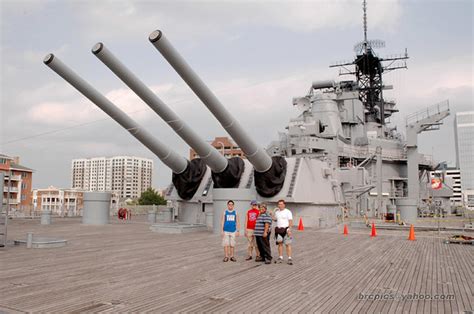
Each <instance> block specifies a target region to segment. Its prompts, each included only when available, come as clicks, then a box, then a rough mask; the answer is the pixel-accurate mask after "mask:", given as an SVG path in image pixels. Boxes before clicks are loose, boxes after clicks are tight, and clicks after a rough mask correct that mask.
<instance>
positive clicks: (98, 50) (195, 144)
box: [92, 43, 227, 172]
mask: <svg viewBox="0 0 474 314" xmlns="http://www.w3.org/2000/svg"><path fill="white" fill-rule="evenodd" d="M92 52H93V54H94V55H95V56H96V57H97V58H99V60H100V61H102V62H103V63H104V64H105V65H106V66H107V67H108V68H109V69H110V70H111V71H112V72H114V73H115V74H116V75H117V76H118V77H119V78H120V79H121V80H122V81H123V82H124V83H125V84H126V85H127V86H128V87H130V89H132V90H133V91H134V92H135V93H136V94H137V95H138V96H139V97H140V98H141V99H142V100H143V101H144V102H145V103H146V104H147V105H148V106H149V107H150V108H151V109H152V110H153V111H154V112H156V113H157V114H158V115H159V116H160V117H161V118H162V119H163V120H164V121H165V122H166V123H167V124H168V125H169V126H170V127H171V128H172V129H173V130H174V131H175V132H176V133H177V134H178V135H179V136H180V137H181V138H182V139H183V140H184V141H185V142H186V143H187V144H188V145H189V146H191V147H192V148H193V149H194V150H195V151H196V152H197V153H198V154H199V157H201V159H203V160H204V162H205V163H206V164H207V165H208V166H209V168H211V169H212V171H214V172H222V171H224V170H225V168H226V167H227V159H226V158H225V157H224V156H222V155H221V154H220V153H219V152H218V151H217V150H216V149H215V148H214V147H212V146H211V145H210V144H209V143H207V142H206V141H204V140H203V139H201V137H200V136H199V135H198V134H197V133H196V132H194V131H193V130H192V129H191V128H190V127H189V126H188V125H187V124H186V122H185V121H183V120H182V119H181V118H179V117H178V116H177V115H176V113H175V112H174V111H173V110H171V108H169V107H168V105H166V104H165V103H164V102H163V101H162V100H161V99H160V98H159V97H158V96H157V95H156V94H155V93H153V92H152V91H151V90H150V89H149V88H148V87H147V86H146V85H145V84H144V83H143V82H142V81H141V80H140V79H139V78H138V77H137V76H136V75H135V74H133V73H132V72H131V71H130V70H129V69H127V67H126V66H125V65H124V64H123V63H122V62H120V60H118V59H117V58H116V57H115V56H114V55H113V53H112V52H110V51H109V49H107V47H105V45H104V44H102V43H98V44H96V45H95V46H94V47H93V48H92Z"/></svg>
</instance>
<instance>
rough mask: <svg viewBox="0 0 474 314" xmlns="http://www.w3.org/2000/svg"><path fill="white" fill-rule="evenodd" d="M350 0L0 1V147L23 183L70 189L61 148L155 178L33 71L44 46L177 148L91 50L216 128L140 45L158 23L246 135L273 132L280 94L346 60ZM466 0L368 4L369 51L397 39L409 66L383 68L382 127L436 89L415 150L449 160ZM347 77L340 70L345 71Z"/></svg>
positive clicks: (74, 101)
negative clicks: (100, 48)
mask: <svg viewBox="0 0 474 314" xmlns="http://www.w3.org/2000/svg"><path fill="white" fill-rule="evenodd" d="M361 3H362V1H361V0H357V1H349V0H343V1H333V0H320V1H311V2H296V1H292V2H289V1H272V2H268V1H19V0H15V1H10V0H2V1H0V8H1V55H0V56H1V85H0V86H1V90H0V93H1V107H0V109H1V111H0V117H1V118H0V123H1V126H0V153H4V154H7V155H11V156H20V157H21V163H22V164H23V165H25V166H28V167H31V168H33V169H34V170H35V173H34V175H33V186H34V187H35V188H39V187H47V186H49V185H55V186H58V187H70V185H71V182H70V181H71V174H70V170H71V160H72V159H74V158H85V157H97V156H113V155H136V156H142V157H148V158H152V159H153V160H154V161H155V170H154V176H153V186H154V187H164V186H166V185H167V184H168V182H169V181H170V178H171V171H170V170H169V169H167V168H166V167H165V166H164V165H163V164H162V163H161V162H160V161H159V160H158V159H157V158H156V157H154V155H153V154H152V153H151V152H150V151H148V150H147V149H146V148H145V147H143V146H142V145H141V144H140V143H139V142H138V141H137V140H136V139H135V138H133V137H132V136H131V135H129V134H128V132H126V131H125V130H123V129H122V128H121V127H120V126H119V125H118V124H117V123H116V122H114V121H113V120H111V119H110V118H108V117H107V116H106V115H105V114H104V113H103V112H102V111H100V110H99V109H97V108H96V106H95V105H94V104H92V103H91V102H90V101H88V100H87V99H85V98H84V97H83V96H82V95H81V94H79V93H78V92H77V91H76V90H75V89H74V88H73V87H71V86H70V85H69V84H68V83H66V82H65V81H64V80H63V79H62V78H60V77H59V76H58V75H57V74H55V73H54V72H53V71H51V70H50V69H49V68H48V67H46V66H45V65H44V64H43V62H42V60H43V58H44V56H45V55H46V54H47V53H50V52H52V53H54V54H55V55H56V56H57V57H59V58H60V59H61V60H62V61H63V62H64V63H66V64H67V65H68V66H70V67H71V68H72V69H74V70H75V71H76V72H77V73H78V74H79V75H81V76H82V77H83V78H84V79H85V80H87V81H89V82H90V83H91V84H92V85H94V86H95V87H96V88H97V89H98V90H99V91H101V92H102V93H103V94H104V95H106V96H107V97H108V98H109V99H110V100H111V101H113V102H114V103H116V104H117V105H118V106H119V107H121V108H122V109H123V110H125V111H126V112H127V113H129V114H130V116H132V117H133V118H134V119H136V120H137V121H138V122H139V123H141V124H142V125H143V126H146V127H147V128H149V130H150V131H151V132H152V133H153V134H155V135H156V136H157V137H159V138H160V139H161V140H162V141H163V142H164V143H166V144H168V145H170V146H171V147H172V148H173V149H175V150H176V151H177V152H178V153H180V154H181V155H183V156H186V157H187V156H188V147H187V145H186V144H185V143H184V142H183V141H182V140H181V139H180V138H179V137H178V136H177V135H175V134H174V133H173V132H172V131H171V129H170V128H169V127H168V126H167V125H166V124H165V123H164V122H163V121H162V120H161V119H160V118H159V117H158V116H156V115H155V114H154V113H153V112H152V111H151V110H150V109H148V107H147V106H146V105H144V103H143V102H142V101H141V100H140V99H139V98H138V97H137V96H135V95H134V94H133V93H132V92H131V91H130V90H129V89H128V88H127V87H126V86H125V85H124V84H123V83H122V82H121V81H120V80H119V79H118V78H117V77H116V76H114V75H113V74H112V72H110V71H109V70H108V69H107V68H106V67H105V66H104V65H103V64H102V63H101V62H100V61H99V60H98V59H97V58H96V57H94V56H93V55H92V54H91V52H90V49H91V47H92V46H93V45H94V44H95V43H96V42H99V41H101V42H104V43H105V44H106V45H107V47H108V48H109V50H111V51H112V52H113V53H114V54H115V55H116V56H117V57H118V58H120V59H121V61H122V62H123V63H125V64H126V65H127V67H128V68H129V69H131V70H132V71H133V72H134V73H135V74H137V75H138V76H139V77H140V78H141V79H142V80H143V81H144V82H145V83H146V84H147V85H148V86H150V87H151V88H152V89H153V90H154V91H155V92H157V94H158V95H159V96H160V98H161V99H163V100H164V101H165V102H166V103H167V104H169V106H170V107H171V108H172V109H174V110H175V111H176V113H177V114H178V115H180V116H181V117H182V118H183V119H186V120H187V122H188V123H189V125H190V126H191V127H192V128H193V129H195V130H196V131H197V132H198V133H199V134H200V135H201V136H202V137H203V138H204V139H208V140H211V139H213V138H214V137H215V136H222V135H226V133H225V131H224V130H223V128H222V127H221V126H220V124H219V123H218V122H217V120H216V119H215V118H213V117H212V115H211V114H210V112H209V111H208V110H207V109H206V108H205V107H204V105H203V104H202V103H201V102H200V101H199V99H197V97H196V96H195V95H194V94H193V93H192V91H191V90H190V89H189V88H188V87H187V86H186V85H185V84H184V82H183V81H182V80H181V79H180V77H179V76H178V75H177V74H176V73H175V72H174V70H173V69H172V68H171V67H170V66H169V65H168V63H166V61H165V60H164V59H163V57H161V55H160V54H159V53H158V51H156V49H155V48H154V47H153V46H152V45H151V44H150V43H149V41H148V35H149V34H150V33H151V32H152V31H153V30H155V29H161V30H163V32H164V33H165V34H166V36H167V37H168V39H169V40H170V41H171V42H172V43H173V44H174V46H175V47H176V48H177V49H178V51H180V53H181V54H182V55H183V56H184V58H186V59H187V60H188V62H189V63H190V64H191V65H192V67H193V68H194V69H195V70H196V72H197V73H198V74H199V75H200V76H201V77H202V78H203V80H204V81H205V82H206V83H207V84H208V85H209V87H210V88H211V89H212V90H213V91H214V92H215V93H216V94H217V96H218V98H220V99H221V101H222V102H223V103H224V104H225V105H226V107H227V108H228V109H229V111H230V112H231V113H233V114H234V115H235V117H236V118H237V119H238V120H239V121H240V122H241V123H242V124H243V125H244V126H245V127H246V129H247V130H248V131H249V132H250V134H252V136H253V137H254V138H255V140H256V141H257V143H259V144H260V145H262V146H266V145H267V144H268V143H269V142H270V141H272V140H274V139H277V134H278V132H279V131H283V130H284V128H285V126H286V125H287V123H288V120H289V118H290V117H294V116H297V115H298V111H297V110H296V108H292V105H291V99H292V97H294V96H303V95H305V94H306V92H307V91H308V89H309V87H310V85H311V81H313V80H324V79H338V77H337V74H338V72H337V69H329V68H328V65H329V64H331V63H334V62H338V61H342V60H351V59H352V58H353V57H354V52H353V46H354V44H356V43H357V42H359V41H360V40H362V37H363V32H362V5H361ZM473 26H474V25H473V1H471V0H466V1H460V0H459V1H456V0H450V1H447V0H446V1H418V0H417V1H415V0H411V1H374V0H369V3H368V27H369V30H368V37H369V39H383V40H385V42H386V47H385V48H382V49H379V50H377V53H378V54H379V55H381V56H387V55H394V54H401V53H403V52H404V49H405V48H407V49H408V53H409V56H410V59H409V60H408V70H398V71H394V72H391V73H389V74H387V75H386V76H385V77H384V79H385V81H386V83H387V84H393V85H394V90H393V91H389V92H387V93H386V94H385V98H387V99H395V100H396V101H397V102H398V108H399V110H400V112H399V113H398V114H396V116H394V117H393V119H392V123H394V124H395V125H398V127H399V130H403V129H404V124H403V121H404V117H405V116H406V115H408V114H410V113H412V112H415V111H418V110H421V109H423V108H424V107H426V106H429V105H432V104H435V103H437V102H440V101H442V100H445V99H449V101H450V106H451V110H452V112H453V114H452V115H451V116H450V117H449V118H448V119H446V120H445V124H444V125H443V126H442V127H441V130H440V131H436V133H435V132H428V133H426V134H423V135H422V136H421V137H420V151H421V152H422V153H427V154H431V153H433V154H434V157H435V159H436V160H438V161H444V160H446V161H448V162H451V163H453V162H454V161H455V155H454V144H453V141H454V133H453V122H452V120H453V116H454V112H456V111H466V110H474V108H473V106H474V105H473V104H474V102H473V100H474V99H473V98H474V97H473V91H474V89H473V73H474V72H473V45H474V43H473V33H472V32H473ZM344 79H347V77H344Z"/></svg>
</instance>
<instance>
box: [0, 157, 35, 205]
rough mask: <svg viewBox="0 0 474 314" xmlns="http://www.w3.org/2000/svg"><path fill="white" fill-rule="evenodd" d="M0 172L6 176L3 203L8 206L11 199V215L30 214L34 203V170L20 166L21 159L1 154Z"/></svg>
mask: <svg viewBox="0 0 474 314" xmlns="http://www.w3.org/2000/svg"><path fill="white" fill-rule="evenodd" d="M0 172H3V173H4V174H5V178H4V188H3V202H4V203H5V204H7V199H8V197H10V199H8V202H9V204H10V213H11V214H14V213H15V212H23V213H27V212H29V210H30V209H31V206H32V202H33V193H32V181H33V170H32V169H30V168H27V167H25V166H22V165H20V158H19V157H10V156H7V155H3V154H0ZM2 205H3V204H2Z"/></svg>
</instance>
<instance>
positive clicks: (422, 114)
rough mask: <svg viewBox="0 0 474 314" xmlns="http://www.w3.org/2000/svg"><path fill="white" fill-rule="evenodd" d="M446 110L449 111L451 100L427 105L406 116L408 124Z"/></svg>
mask: <svg viewBox="0 0 474 314" xmlns="http://www.w3.org/2000/svg"><path fill="white" fill-rule="evenodd" d="M444 111H449V100H443V101H442V102H439V103H437V104H435V105H432V106H428V107H426V109H423V110H420V111H417V112H415V113H412V114H409V115H408V116H407V117H406V126H408V125H410V124H412V123H416V122H419V121H421V120H423V119H426V118H428V117H431V116H433V115H435V114H439V113H442V112H444Z"/></svg>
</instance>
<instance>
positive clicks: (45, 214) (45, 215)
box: [41, 210, 51, 225]
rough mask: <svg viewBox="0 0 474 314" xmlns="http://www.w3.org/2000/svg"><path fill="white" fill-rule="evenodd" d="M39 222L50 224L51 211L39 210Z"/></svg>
mask: <svg viewBox="0 0 474 314" xmlns="http://www.w3.org/2000/svg"><path fill="white" fill-rule="evenodd" d="M41 224H42V225H50V224H51V211H49V210H43V211H42V212H41Z"/></svg>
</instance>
